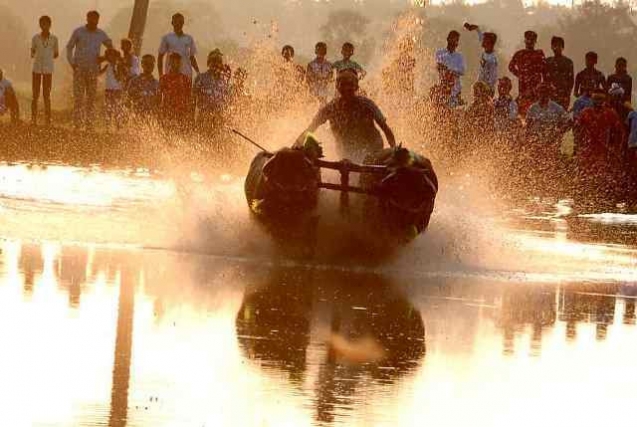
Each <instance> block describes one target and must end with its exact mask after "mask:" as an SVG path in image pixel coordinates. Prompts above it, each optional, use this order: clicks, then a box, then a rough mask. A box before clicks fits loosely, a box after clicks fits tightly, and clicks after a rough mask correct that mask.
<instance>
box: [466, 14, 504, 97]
mask: <svg viewBox="0 0 637 427" xmlns="http://www.w3.org/2000/svg"><path fill="white" fill-rule="evenodd" d="M464 27H465V28H466V29H467V30H469V31H474V30H475V31H477V33H478V40H479V41H480V44H481V45H482V49H484V51H483V52H482V55H480V71H479V72H478V80H477V81H479V82H483V83H486V84H487V85H488V86H489V88H490V89H491V95H492V96H493V95H495V89H496V84H497V83H498V56H497V55H496V53H495V44H496V42H497V41H498V36H497V35H496V34H495V33H488V32H487V33H483V32H482V31H481V30H480V27H479V26H477V25H473V24H468V23H466V24H464Z"/></svg>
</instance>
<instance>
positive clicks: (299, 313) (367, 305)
mask: <svg viewBox="0 0 637 427" xmlns="http://www.w3.org/2000/svg"><path fill="white" fill-rule="evenodd" d="M312 323H314V324H312ZM236 327H237V334H238V336H239V344H240V346H241V347H242V348H243V351H244V353H245V355H246V356H247V357H249V358H251V359H256V360H259V361H260V362H261V365H262V366H272V367H276V368H278V369H281V370H283V371H285V372H288V373H289V374H290V377H291V379H292V381H293V382H296V381H299V380H301V379H302V377H303V374H304V373H305V372H306V371H307V370H308V369H311V366H308V360H310V358H308V353H309V352H311V351H318V352H322V350H321V348H323V347H320V346H317V347H315V346H312V347H308V345H309V342H310V338H311V335H312V334H315V335H316V336H315V337H314V338H315V339H314V340H313V341H315V340H319V341H320V342H323V343H325V345H326V347H325V348H326V349H327V355H326V356H324V357H322V358H312V359H313V360H320V363H319V366H318V369H319V384H318V394H319V396H320V397H319V402H318V405H319V408H318V409H319V414H320V413H324V412H325V411H327V412H330V409H329V408H330V407H332V406H333V405H334V404H335V403H336V395H337V394H338V395H340V397H341V398H342V397H343V396H344V395H345V396H347V395H352V394H353V393H354V391H355V388H356V383H357V382H358V380H360V379H361V376H362V375H369V376H370V377H371V378H372V379H375V380H377V381H381V382H383V383H387V382H392V381H394V380H396V379H397V378H398V377H400V376H402V375H405V374H407V373H409V372H411V371H412V370H413V369H414V368H416V367H417V366H418V365H419V363H420V360H421V359H422V357H423V356H424V354H425V339H424V337H425V329H424V324H423V321H422V317H421V315H420V313H419V312H418V310H416V309H415V308H414V307H413V306H412V305H411V304H410V303H409V302H408V301H407V300H406V299H405V297H404V296H403V295H401V294H400V293H398V292H397V291H396V290H395V289H394V288H393V287H392V286H391V285H390V284H388V283H387V282H386V281H385V280H384V279H382V278H381V277H378V276H375V275H369V274H368V275H354V274H344V273H340V272H339V273H329V274H328V273H324V272H309V271H299V270H286V271H283V272H281V271H279V272H277V274H276V275H274V276H273V277H271V279H270V281H269V282H268V283H267V284H266V285H265V286H263V287H261V288H258V289H256V290H254V291H248V292H247V293H246V296H245V298H244V301H243V304H242V306H241V308H240V310H239V313H238V315H237V319H236ZM320 418H322V416H320Z"/></svg>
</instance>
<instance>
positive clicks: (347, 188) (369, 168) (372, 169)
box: [314, 160, 387, 195]
mask: <svg viewBox="0 0 637 427" xmlns="http://www.w3.org/2000/svg"><path fill="white" fill-rule="evenodd" d="M314 164H315V165H317V166H318V167H320V168H324V169H332V170H336V171H338V172H339V173H340V174H341V183H340V185H339V184H330V183H326V182H322V183H320V184H319V187H320V188H325V189H327V190H335V191H341V192H343V194H345V195H346V194H347V193H358V194H370V195H373V192H372V191H370V190H366V189H364V188H361V187H352V186H351V185H349V174H350V173H352V172H354V173H372V174H378V175H384V174H386V173H387V167H385V166H373V165H359V164H356V163H352V162H350V161H349V160H341V161H339V162H330V161H327V160H316V161H315V162H314Z"/></svg>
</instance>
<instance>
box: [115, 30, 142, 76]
mask: <svg viewBox="0 0 637 427" xmlns="http://www.w3.org/2000/svg"><path fill="white" fill-rule="evenodd" d="M120 47H121V49H122V63H123V64H124V67H125V68H126V82H127V83H128V82H129V81H130V79H132V78H133V77H136V76H139V75H140V74H141V73H142V70H141V67H140V63H139V58H138V57H137V55H135V54H134V53H133V42H132V41H131V40H130V39H122V41H121V42H120Z"/></svg>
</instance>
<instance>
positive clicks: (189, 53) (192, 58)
mask: <svg viewBox="0 0 637 427" xmlns="http://www.w3.org/2000/svg"><path fill="white" fill-rule="evenodd" d="M184 23H185V19H184V16H183V15H182V14H181V13H176V14H174V15H173V17H172V25H173V30H174V31H173V32H172V33H169V34H166V35H165V36H164V37H162V39H161V43H160V45H159V55H158V57H157V70H158V71H159V77H161V76H163V75H164V56H166V55H167V54H168V55H170V54H171V53H178V54H179V55H180V56H181V74H183V75H185V76H188V77H189V78H190V79H191V80H192V70H193V69H194V70H195V71H196V72H197V74H199V65H198V64H197V58H196V55H197V45H196V44H195V40H194V39H193V38H192V36H190V35H188V34H186V33H184Z"/></svg>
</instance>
